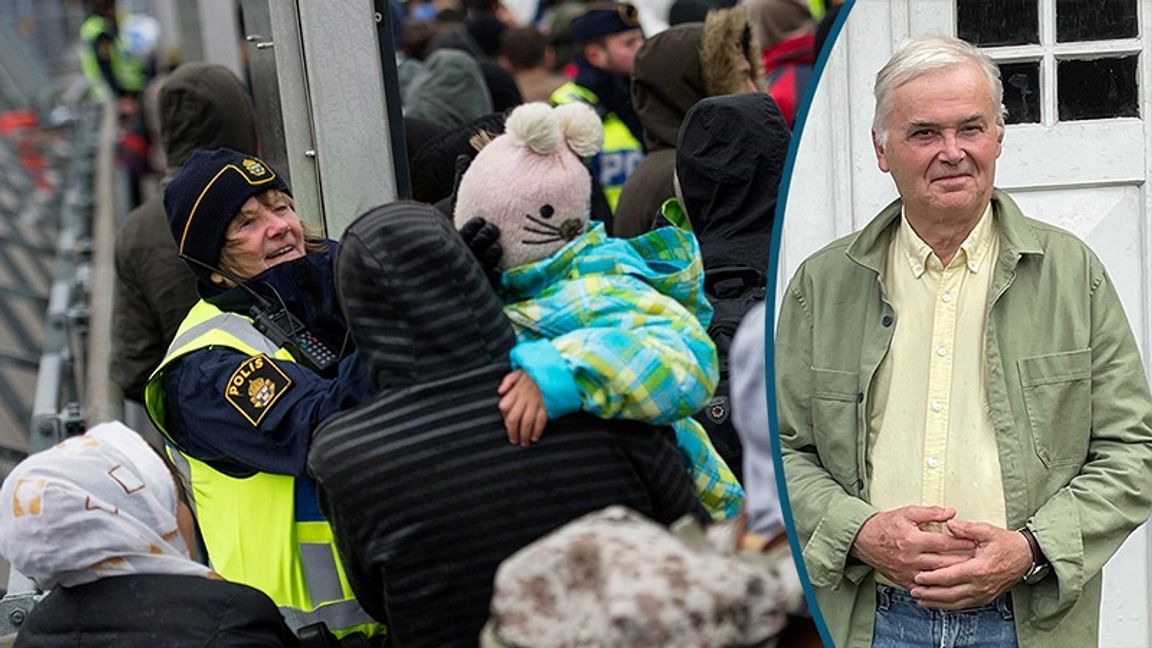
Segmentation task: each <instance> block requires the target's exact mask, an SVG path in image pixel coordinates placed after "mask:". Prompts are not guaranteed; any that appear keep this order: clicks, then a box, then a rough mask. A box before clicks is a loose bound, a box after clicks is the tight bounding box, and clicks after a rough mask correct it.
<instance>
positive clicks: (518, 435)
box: [496, 369, 548, 448]
mask: <svg viewBox="0 0 1152 648" xmlns="http://www.w3.org/2000/svg"><path fill="white" fill-rule="evenodd" d="M496 393H497V394H499V395H500V396H502V398H501V399H500V406H499V407H500V414H501V415H502V416H503V417H504V429H506V430H507V431H508V443H511V444H517V443H519V444H520V445H521V446H523V447H525V448H527V447H528V446H529V445H530V444H532V443H535V442H537V441H539V440H540V437H541V435H543V434H544V424H545V423H547V422H548V411H547V410H545V409H544V395H543V394H541V393H540V388H539V387H537V386H536V381H534V380H532V378H531V376H529V375H528V374H526V373H524V370H523V369H517V370H516V371H513V372H512V373H510V374H508V375H507V376H504V380H502V381H500V387H499V388H498V389H497V390H496Z"/></svg>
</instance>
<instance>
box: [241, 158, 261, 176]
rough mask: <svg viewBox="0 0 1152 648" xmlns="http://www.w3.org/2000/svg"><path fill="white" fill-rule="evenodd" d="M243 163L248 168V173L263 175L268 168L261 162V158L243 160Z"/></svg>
mask: <svg viewBox="0 0 1152 648" xmlns="http://www.w3.org/2000/svg"><path fill="white" fill-rule="evenodd" d="M241 164H243V165H244V168H245V169H248V173H251V174H252V175H254V176H262V175H264V172H265V171H266V170H267V169H265V168H264V165H263V164H261V163H260V161H259V160H252V159H247V160H244V161H243V162H241Z"/></svg>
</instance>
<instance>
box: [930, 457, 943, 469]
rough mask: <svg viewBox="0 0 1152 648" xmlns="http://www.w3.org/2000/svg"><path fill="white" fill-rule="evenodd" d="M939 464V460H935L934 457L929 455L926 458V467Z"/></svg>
mask: <svg viewBox="0 0 1152 648" xmlns="http://www.w3.org/2000/svg"><path fill="white" fill-rule="evenodd" d="M939 465H940V462H939V461H937V459H936V457H929V458H928V467H929V468H932V469H935V468H936V466H939Z"/></svg>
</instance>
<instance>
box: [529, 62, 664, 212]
mask: <svg viewBox="0 0 1152 648" xmlns="http://www.w3.org/2000/svg"><path fill="white" fill-rule="evenodd" d="M549 101H551V102H552V105H554V106H562V105H564V104H568V103H574V102H577V101H578V102H581V103H586V104H588V105H590V106H592V107H593V108H596V109H597V111H596V112H597V114H599V115H600V120H601V122H602V123H603V124H604V148H603V150H601V151H600V152H599V153H597V154H596V155H594V156H592V160H591V162H592V171H593V172H594V173H595V174H596V178H597V179H599V180H600V186H601V187H603V188H604V197H605V198H607V199H608V206H609V207H611V208H612V210H613V211H615V210H616V203H618V202H619V201H620V191H621V190H622V189H623V188H624V182H625V181H627V180H628V176H630V175H632V172H633V171H634V170H636V166H637V165H639V164H640V160H643V159H644V147H643V146H641V145H640V140H638V139H636V136H635V135H633V134H632V131H631V130H629V128H628V125H627V124H625V123H624V122H623V120H621V119H620V118H619V117H617V116H616V113H614V112H604V111H603V109H601V108H600V107H599V102H600V98H599V97H597V96H596V95H595V93H593V92H592V91H591V90H589V89H588V88H585V87H584V86H580V85H576V84H575V83H573V82H572V81H569V82H568V83H565V84H564V85H562V86H560V87H559V88H557V89H556V91H555V92H553V93H552V96H551V97H549Z"/></svg>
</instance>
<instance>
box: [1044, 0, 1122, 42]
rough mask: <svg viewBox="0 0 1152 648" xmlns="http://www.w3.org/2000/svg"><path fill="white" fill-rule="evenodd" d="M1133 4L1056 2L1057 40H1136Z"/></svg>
mask: <svg viewBox="0 0 1152 648" xmlns="http://www.w3.org/2000/svg"><path fill="white" fill-rule="evenodd" d="M1137 34H1138V32H1137V28H1136V0H1094V1H1093V2H1085V0H1056V40H1057V41H1058V42H1061V43H1069V42H1072V41H1094V40H1108V39H1113V38H1135V37H1136V36H1137Z"/></svg>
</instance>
